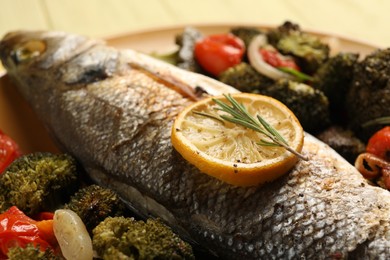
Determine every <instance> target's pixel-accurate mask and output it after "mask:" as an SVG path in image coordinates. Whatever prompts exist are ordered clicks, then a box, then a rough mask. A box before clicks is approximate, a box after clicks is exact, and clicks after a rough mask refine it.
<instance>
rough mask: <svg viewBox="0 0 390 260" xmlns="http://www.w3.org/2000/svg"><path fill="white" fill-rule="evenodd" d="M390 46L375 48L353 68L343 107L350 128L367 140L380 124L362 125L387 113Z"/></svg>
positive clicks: (389, 86) (389, 82) (389, 102)
mask: <svg viewBox="0 0 390 260" xmlns="http://www.w3.org/2000/svg"><path fill="white" fill-rule="evenodd" d="M389 104H390V48H387V49H381V50H377V51H375V52H373V53H371V54H370V55H368V56H367V57H366V58H365V59H364V60H363V61H361V62H359V63H358V64H357V65H356V66H355V69H354V75H353V79H352V83H351V87H350V89H349V91H348V93H347V99H346V107H347V112H348V116H349V120H350V125H351V127H352V129H353V130H354V131H355V132H356V134H357V136H358V137H360V138H362V139H363V140H364V141H367V140H368V138H369V137H370V136H371V135H372V134H374V133H375V132H376V131H378V130H379V129H380V128H382V127H383V125H381V124H371V125H370V126H367V127H364V126H363V125H364V124H365V123H367V122H369V121H371V120H374V119H377V118H381V117H386V116H387V117H388V116H390V105H389Z"/></svg>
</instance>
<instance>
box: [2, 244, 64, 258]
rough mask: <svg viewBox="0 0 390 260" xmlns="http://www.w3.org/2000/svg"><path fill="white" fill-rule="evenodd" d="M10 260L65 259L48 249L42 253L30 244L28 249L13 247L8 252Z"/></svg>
mask: <svg viewBox="0 0 390 260" xmlns="http://www.w3.org/2000/svg"><path fill="white" fill-rule="evenodd" d="M7 257H8V259H9V260H26V259H28V260H60V259H63V258H61V257H59V256H57V255H55V254H54V251H53V250H51V249H47V250H45V251H41V250H40V249H39V248H38V247H35V246H33V245H32V244H28V245H27V246H26V247H12V248H10V250H9V251H8V254H7Z"/></svg>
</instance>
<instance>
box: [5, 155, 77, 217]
mask: <svg viewBox="0 0 390 260" xmlns="http://www.w3.org/2000/svg"><path fill="white" fill-rule="evenodd" d="M77 180H78V173H77V166H76V161H75V160H74V159H73V157H71V156H70V155H67V154H51V153H32V154H28V155H24V156H21V157H19V158H18V159H16V160H15V161H14V162H13V163H12V164H11V165H10V166H9V167H8V168H7V169H6V170H5V172H4V173H3V174H2V175H0V197H2V198H3V199H4V200H3V203H2V205H1V209H0V210H1V211H2V212H3V211H5V210H7V209H8V208H9V207H11V206H17V207H18V208H19V209H20V210H22V211H23V212H25V213H26V214H27V215H30V216H31V215H34V214H36V213H38V212H41V211H45V210H51V209H52V207H53V206H55V204H57V203H58V202H62V201H63V200H62V199H64V200H65V199H66V198H65V197H66V195H68V194H71V193H70V192H73V191H74V189H75V187H77V183H78V181H77Z"/></svg>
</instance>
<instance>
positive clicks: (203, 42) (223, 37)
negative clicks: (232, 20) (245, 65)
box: [194, 33, 245, 77]
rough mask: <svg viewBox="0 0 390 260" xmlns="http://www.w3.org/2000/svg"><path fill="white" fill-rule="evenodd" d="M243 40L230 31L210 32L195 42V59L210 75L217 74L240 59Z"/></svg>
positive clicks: (237, 62)
mask: <svg viewBox="0 0 390 260" xmlns="http://www.w3.org/2000/svg"><path fill="white" fill-rule="evenodd" d="M244 52H245V45H244V42H243V41H242V40H241V39H240V38H238V37H237V36H235V35H233V34H231V33H222V34H212V35H208V36H205V37H203V38H202V39H200V40H198V41H197V42H196V43H195V50H194V53H195V59H196V61H197V62H198V64H199V65H200V66H201V67H202V68H203V69H204V70H205V71H206V72H207V73H208V74H210V75H212V76H214V77H217V76H218V75H219V74H221V73H222V72H224V71H225V70H227V69H228V68H231V67H233V66H235V65H237V64H239V63H240V62H241V61H242V57H243V56H244Z"/></svg>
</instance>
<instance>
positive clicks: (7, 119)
mask: <svg viewBox="0 0 390 260" xmlns="http://www.w3.org/2000/svg"><path fill="white" fill-rule="evenodd" d="M233 26H236V25H232V24H226V25H215V26H210V25H200V26H194V27H196V28H197V29H199V30H200V31H201V32H203V33H204V34H212V33H221V32H227V31H228V30H229V28H231V27H233ZM260 27H261V28H263V29H267V28H269V27H268V26H260ZM183 28H184V26H177V27H169V28H160V29H155V30H147V31H141V32H136V33H131V34H123V35H118V36H114V37H109V38H107V41H108V44H109V45H112V46H115V47H118V48H131V49H135V50H138V51H141V52H146V53H150V52H159V53H165V52H168V51H172V50H174V49H175V48H176V46H175V44H174V37H175V35H176V34H178V33H180V32H182V31H183ZM311 33H313V34H316V35H318V36H320V37H321V38H323V39H324V41H327V42H329V43H330V44H331V46H332V48H333V50H334V51H335V52H338V51H352V52H359V53H361V54H362V56H364V55H366V54H367V53H370V52H371V51H373V50H374V49H376V48H377V47H376V46H373V45H371V44H368V43H364V42H361V41H356V40H352V39H348V38H345V37H339V36H334V35H329V34H324V33H318V32H311ZM1 74H2V71H1V67H0V75H1ZM0 129H1V130H3V131H4V132H5V133H7V134H8V135H10V136H11V137H12V138H14V139H15V140H16V141H17V142H18V143H19V145H20V147H21V149H22V151H24V152H26V153H28V152H32V151H57V149H56V147H55V145H54V143H53V141H52V140H51V138H50V137H49V135H48V133H47V132H46V131H45V129H44V127H43V126H42V124H41V122H40V121H39V120H38V118H37V117H36V115H35V114H34V113H33V111H32V110H31V109H30V107H29V106H28V104H26V102H25V101H24V100H23V98H22V97H21V96H20V95H19V93H18V92H17V91H16V88H15V86H14V85H13V84H12V82H10V80H9V78H8V77H7V76H2V77H1V78H0Z"/></svg>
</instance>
